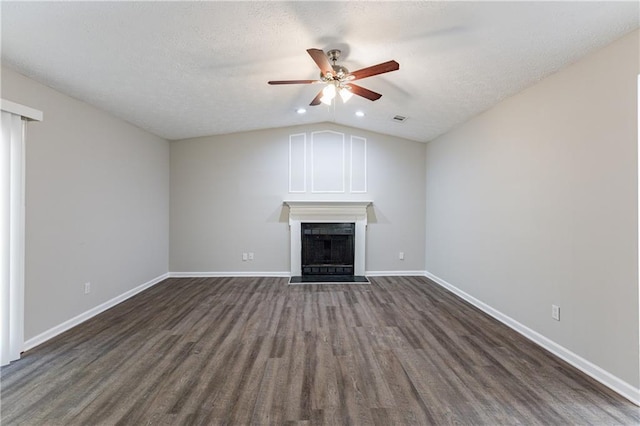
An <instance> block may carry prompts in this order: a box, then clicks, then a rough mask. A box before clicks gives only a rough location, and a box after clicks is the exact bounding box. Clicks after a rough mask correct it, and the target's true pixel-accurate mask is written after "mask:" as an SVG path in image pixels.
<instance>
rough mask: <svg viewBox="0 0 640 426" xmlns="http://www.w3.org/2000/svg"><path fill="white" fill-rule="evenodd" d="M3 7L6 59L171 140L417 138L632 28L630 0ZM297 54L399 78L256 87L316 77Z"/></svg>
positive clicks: (635, 19) (634, 13)
mask: <svg viewBox="0 0 640 426" xmlns="http://www.w3.org/2000/svg"><path fill="white" fill-rule="evenodd" d="M1 8H2V9H1V12H2V64H3V66H7V67H9V68H12V69H14V70H16V71H18V72H20V73H22V74H24V75H26V76H28V77H31V78H33V79H35V80H37V81H40V82H42V83H44V84H46V85H48V86H50V87H52V88H55V89H58V90H59V91H61V92H64V93H66V94H69V95H71V96H73V97H75V98H78V99H81V100H83V101H86V102H88V103H90V104H93V105H95V106H97V107H99V108H102V109H104V110H106V111H109V112H110V113H112V114H113V115H116V116H118V117H121V118H123V119H125V120H127V121H129V122H131V123H133V124H135V125H137V126H139V127H141V128H143V129H146V130H148V131H150V132H152V133H154V134H157V135H159V136H162V137H164V138H167V139H171V140H175V139H185V138H190V137H197V136H205V135H214V134H225V133H233V132H240V131H247V130H254V129H264V128H274V127H282V126H289V125H296V124H304V123H318V122H326V121H330V122H335V123H339V124H343V125H348V126H353V127H357V128H365V129H368V130H372V131H376V132H380V133H384V134H390V135H395V136H399V137H404V138H407V139H411V140H416V141H422V142H426V141H429V140H431V139H433V138H434V137H436V136H438V135H440V134H442V133H444V132H446V131H448V130H449V129H451V128H452V127H454V126H455V125H457V124H459V123H461V122H464V121H466V120H468V119H469V118H470V117H472V116H474V115H477V114H479V113H481V112H482V111H484V110H486V109H488V108H490V107H491V106H493V105H494V104H496V103H497V102H499V101H500V100H502V99H504V98H506V97H508V96H510V95H513V94H515V93H517V92H519V91H521V90H523V89H524V88H526V87H528V86H531V85H532V84H534V83H536V82H537V81H539V80H540V79H542V78H544V77H545V76H548V75H549V74H552V73H554V72H556V71H558V70H559V69H561V68H563V67H565V66H567V65H569V64H571V63H573V62H575V61H576V60H578V59H579V58H581V57H582V56H584V55H586V54H588V53H590V52H592V51H594V50H596V49H598V48H601V47H603V46H605V45H607V44H608V43H610V42H612V41H614V40H615V39H617V38H619V37H621V36H623V35H624V34H626V33H628V32H630V31H633V30H634V29H636V28H638V27H639V21H640V18H639V16H640V15H639V6H638V3H637V2H604V1H603V2H584V3H582V2H580V3H579V2H490V3H489V2H480V1H476V2H37V3H32V2H8V1H2V2H1ZM308 48H319V49H323V50H325V51H327V50H329V49H336V48H337V49H341V50H342V53H343V54H342V58H341V60H340V61H339V64H342V65H344V66H346V67H347V68H349V69H350V70H356V69H359V68H363V67H366V66H369V65H374V64H377V63H380V62H385V61H388V60H390V59H395V60H396V61H397V62H399V63H400V70H399V71H395V72H390V73H387V74H383V75H379V76H375V77H371V78H368V79H363V80H360V81H359V84H360V85H362V86H364V87H367V88H369V89H371V90H374V91H376V92H379V93H381V94H382V95H383V96H382V98H381V99H379V100H377V101H375V102H371V101H368V100H366V99H363V98H359V97H357V96H354V97H353V98H352V99H351V100H349V101H348V102H347V103H346V104H343V103H342V102H341V101H337V102H335V103H334V105H332V106H330V107H327V106H324V105H321V106H315V107H308V104H309V102H310V101H311V100H312V99H313V98H314V96H315V95H316V93H317V92H318V89H319V87H321V86H318V85H287V86H269V85H267V81H269V80H285V79H317V78H318V74H319V72H318V68H317V66H316V65H315V63H314V62H313V61H312V59H311V58H310V57H309V55H308V54H307V53H306V49H308ZM301 106H307V113H306V114H303V115H301V114H297V113H296V109H297V108H298V107H301ZM33 107H36V108H37V105H34V106H33ZM358 110H360V111H363V112H364V113H365V116H364V117H357V116H356V115H355V112H356V111H358ZM395 115H401V116H406V117H408V119H407V120H406V121H405V122H403V123H398V122H395V121H394V120H393V119H392V117H393V116H395Z"/></svg>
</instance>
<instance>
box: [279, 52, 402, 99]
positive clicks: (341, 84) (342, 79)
mask: <svg viewBox="0 0 640 426" xmlns="http://www.w3.org/2000/svg"><path fill="white" fill-rule="evenodd" d="M307 53H308V54H309V56H311V59H313V61H314V62H315V63H316V65H318V68H320V80H272V81H269V82H268V83H269V84H272V85H279V84H314V83H324V84H325V87H324V88H323V89H322V90H321V91H320V92H319V93H318V94H317V95H316V97H315V98H313V100H312V101H311V103H310V104H309V105H311V106H315V105H320V104H321V103H322V104H325V105H331V102H332V101H333V99H334V98H335V97H336V93H337V94H339V95H340V98H341V99H342V102H347V101H348V100H349V99H351V97H352V96H353V95H354V94H355V95H358V96H361V97H363V98H366V99H369V100H370V101H376V100H378V99H380V98H381V97H382V95H381V94H380V93H376V92H374V91H372V90H369V89H366V88H364V87H362V86H358V85H355V84H353V83H351V82H352V81H354V80H361V79H363V78H367V77H372V76H374V75H378V74H384V73H387V72H391V71H396V70H399V69H400V64H398V63H397V62H396V61H393V60H391V61H387V62H383V63H381V64H378V65H373V66H371V67H367V68H362V69H360V70H357V71H354V72H349V70H348V69H347V68H346V67H344V66H342V65H337V64H336V61H337V60H338V58H340V54H341V51H340V50H338V49H332V50H329V51H328V52H327V53H326V54H325V53H324V51H323V50H321V49H307ZM329 61H331V62H333V64H331V63H330V62H329Z"/></svg>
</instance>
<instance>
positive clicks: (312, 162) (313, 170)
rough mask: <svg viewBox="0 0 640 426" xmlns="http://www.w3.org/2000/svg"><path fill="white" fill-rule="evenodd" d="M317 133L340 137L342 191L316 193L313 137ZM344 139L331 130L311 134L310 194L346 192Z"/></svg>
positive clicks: (343, 135) (320, 192)
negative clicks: (332, 134)
mask: <svg viewBox="0 0 640 426" xmlns="http://www.w3.org/2000/svg"><path fill="white" fill-rule="evenodd" d="M319 133H334V134H336V135H341V136H342V190H340V191H316V175H315V167H314V164H315V163H314V153H315V151H314V149H313V146H314V145H313V143H314V139H315V138H314V135H315V134H319ZM344 138H345V134H344V133H340V132H334V131H333V130H320V131H317V132H311V192H312V193H314V194H344V193H345V191H346V188H345V184H344V181H345V179H346V176H345V168H346V167H347V164H346V163H347V162H346V161H345V160H346V159H345V147H344Z"/></svg>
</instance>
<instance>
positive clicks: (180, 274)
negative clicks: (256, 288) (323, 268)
mask: <svg viewBox="0 0 640 426" xmlns="http://www.w3.org/2000/svg"><path fill="white" fill-rule="evenodd" d="M290 276H291V273H289V272H277V271H276V272H273V271H271V272H169V277H170V278H218V277H284V278H289V277H290Z"/></svg>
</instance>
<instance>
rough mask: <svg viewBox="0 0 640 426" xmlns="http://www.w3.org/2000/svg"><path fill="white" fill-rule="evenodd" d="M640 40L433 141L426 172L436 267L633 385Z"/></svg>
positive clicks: (429, 252) (430, 261)
mask: <svg viewBox="0 0 640 426" xmlns="http://www.w3.org/2000/svg"><path fill="white" fill-rule="evenodd" d="M638 38H639V33H638V31H636V32H634V33H632V34H631V35H629V36H626V37H625V38H623V39H621V40H619V41H617V42H615V43H614V44H612V45H610V46H608V47H607V48H605V49H603V50H601V51H598V52H596V53H595V54H592V55H590V56H588V57H587V58H585V59H583V60H581V61H580V62H578V63H576V64H574V65H572V66H570V67H568V68H566V69H564V70H562V71H560V72H558V73H557V74H555V75H552V76H551V77H549V78H547V79H545V80H543V81H542V82H540V83H539V84H537V85H535V86H533V87H531V88H529V89H528V90H525V91H524V92H522V93H520V94H518V95H516V96H514V97H512V98H510V99H508V100H506V101H504V102H502V103H501V104H499V105H498V106H496V107H495V108H493V109H491V110H490V111H488V112H486V113H485V114H482V115H481V116H479V117H477V118H476V119H475V120H472V121H471V122H470V123H467V124H466V125H465V126H462V127H461V128H459V129H457V130H455V131H453V132H451V133H449V134H447V135H445V136H443V137H440V138H438V139H437V140H435V141H433V142H431V143H429V144H428V145H427V168H426V170H427V188H426V191H427V192H426V193H427V211H426V224H427V234H426V235H427V238H426V269H427V271H429V272H430V273H432V274H434V275H435V276H437V277H439V278H441V279H443V280H445V281H446V282H448V283H450V284H451V285H453V286H455V287H457V288H458V289H460V290H463V291H464V292H467V293H468V294H470V295H472V296H474V297H475V298H477V299H479V300H481V301H482V302H484V303H486V304H488V305H490V306H491V307H493V308H495V309H497V310H498V311H500V312H502V313H504V314H506V315H508V316H509V317H511V318H513V319H515V320H516V321H518V322H520V323H521V324H524V325H525V326H527V327H529V328H531V329H533V330H535V331H537V332H538V333H541V334H542V335H544V336H546V337H548V338H550V339H551V340H553V341H555V342H557V343H559V344H560V345H562V346H564V347H565V348H567V349H569V350H570V351H573V352H574V353H576V354H578V355H580V356H581V357H583V358H584V359H586V360H588V361H591V362H592V363H594V364H596V365H598V366H600V367H601V368H604V369H605V370H607V371H608V372H610V373H612V374H614V375H615V376H617V377H619V378H621V379H622V380H624V381H626V382H627V383H629V384H631V385H633V386H634V387H636V388H637V387H638V385H639V371H638V359H639V353H638V335H639V330H638V323H639V319H638V312H639V307H638V247H637V241H638V229H637V219H638V210H637V203H638V187H637V183H636V179H637V173H638V164H637V158H638V155H637V143H638V134H637V126H638V124H637V119H638V110H637V94H638V91H637V78H638V72H639V71H640V67H639V58H638V51H639V46H638V44H639V43H638ZM552 304H557V305H559V306H560V307H561V321H560V322H557V321H554V320H552V318H551V305H552Z"/></svg>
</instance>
